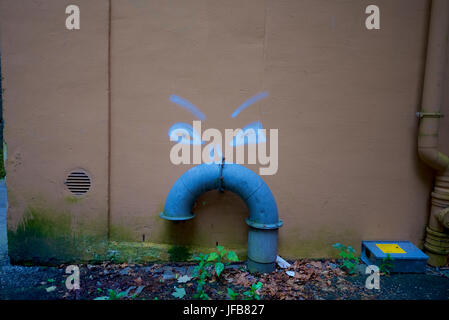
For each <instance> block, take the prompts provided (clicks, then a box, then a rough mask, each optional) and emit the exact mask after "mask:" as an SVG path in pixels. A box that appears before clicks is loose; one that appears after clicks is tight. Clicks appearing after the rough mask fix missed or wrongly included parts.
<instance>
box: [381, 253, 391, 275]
mask: <svg viewBox="0 0 449 320" xmlns="http://www.w3.org/2000/svg"><path fill="white" fill-rule="evenodd" d="M393 267H394V264H393V259H392V258H391V256H390V254H389V253H387V257H386V258H383V259H382V263H381V264H380V268H379V271H380V272H383V273H386V274H390V272H391V270H393Z"/></svg>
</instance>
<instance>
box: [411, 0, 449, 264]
mask: <svg viewBox="0 0 449 320" xmlns="http://www.w3.org/2000/svg"><path fill="white" fill-rule="evenodd" d="M448 28H449V1H447V0H433V1H432V7H431V17H430V26H429V36H428V44H427V57H426V66H425V68H426V69H425V76H424V88H423V96H422V106H421V112H418V113H417V116H418V117H419V119H420V122H419V133H418V153H419V157H420V158H421V160H422V161H424V162H425V163H426V164H427V165H429V166H430V167H432V168H433V169H434V170H435V171H436V177H435V187H434V190H433V192H432V206H431V212H430V218H429V225H428V226H427V228H426V238H425V242H424V249H425V251H426V253H427V254H428V256H429V264H430V265H432V266H443V265H445V264H446V262H447V255H448V254H449V229H448V228H449V158H448V156H447V155H445V154H443V153H441V152H440V151H438V132H439V125H440V117H442V116H443V115H442V114H441V113H440V111H441V104H442V101H443V93H444V90H443V85H444V70H445V64H446V59H447V42H448Z"/></svg>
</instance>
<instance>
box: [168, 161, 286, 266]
mask: <svg viewBox="0 0 449 320" xmlns="http://www.w3.org/2000/svg"><path fill="white" fill-rule="evenodd" d="M220 188H223V189H225V190H229V191H232V192H234V193H236V194H238V195H239V196H240V197H241V198H242V199H243V200H244V201H245V203H246V205H247V206H248V209H249V217H248V218H247V219H246V223H247V224H248V225H249V227H250V228H249V233H248V269H249V271H250V272H272V271H273V270H274V269H275V262H276V256H277V243H278V228H280V227H281V226H282V221H281V220H279V217H278V209H277V205H276V201H275V200H274V197H273V194H272V193H271V190H270V189H269V188H268V186H267V184H266V183H265V182H264V181H263V180H262V178H261V177H260V176H259V175H257V174H256V173H254V172H253V171H251V170H249V169H247V168H245V167H244V166H241V165H239V164H234V163H225V164H224V165H221V164H218V165H217V164H201V165H198V166H196V167H193V168H191V169H190V170H188V171H187V172H185V173H184V174H183V175H182V176H181V177H180V178H179V179H178V180H177V181H176V182H175V183H174V185H173V186H172V188H171V189H170V192H169V193H168V196H167V199H166V201H165V207H164V212H161V214H160V217H161V218H163V219H167V220H173V221H182V220H188V219H192V218H193V217H194V216H195V215H194V214H193V213H192V207H193V204H194V202H195V199H196V198H197V197H198V196H200V195H201V194H203V193H205V192H207V191H210V190H215V189H220Z"/></svg>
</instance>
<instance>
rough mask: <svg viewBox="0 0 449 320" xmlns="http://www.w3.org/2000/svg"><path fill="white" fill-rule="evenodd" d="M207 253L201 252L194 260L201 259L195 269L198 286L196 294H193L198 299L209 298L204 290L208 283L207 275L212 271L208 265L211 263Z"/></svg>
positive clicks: (194, 273) (194, 274)
mask: <svg viewBox="0 0 449 320" xmlns="http://www.w3.org/2000/svg"><path fill="white" fill-rule="evenodd" d="M208 256H209V255H207V254H202V253H200V254H199V255H198V256H196V257H194V258H193V259H194V260H197V261H199V263H198V265H197V266H196V267H195V269H194V271H193V276H194V277H197V287H196V294H195V295H194V296H193V297H194V298H197V299H203V300H208V299H209V297H208V296H207V294H206V293H205V292H204V285H205V284H206V279H207V277H209V276H210V273H209V271H208V267H209V265H210V263H209V262H208V261H207V259H208Z"/></svg>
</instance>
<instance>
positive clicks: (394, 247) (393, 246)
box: [376, 243, 407, 253]
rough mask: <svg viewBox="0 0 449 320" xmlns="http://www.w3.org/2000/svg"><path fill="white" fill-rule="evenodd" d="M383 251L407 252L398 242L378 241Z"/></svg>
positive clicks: (377, 244) (378, 245)
mask: <svg viewBox="0 0 449 320" xmlns="http://www.w3.org/2000/svg"><path fill="white" fill-rule="evenodd" d="M376 246H377V247H378V248H379V249H380V250H382V252H383V253H407V252H405V251H404V250H403V249H402V248H401V247H400V246H399V245H398V244H397V243H376Z"/></svg>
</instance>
